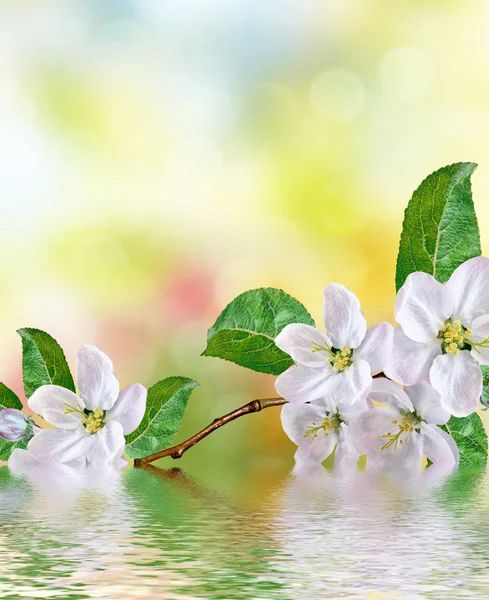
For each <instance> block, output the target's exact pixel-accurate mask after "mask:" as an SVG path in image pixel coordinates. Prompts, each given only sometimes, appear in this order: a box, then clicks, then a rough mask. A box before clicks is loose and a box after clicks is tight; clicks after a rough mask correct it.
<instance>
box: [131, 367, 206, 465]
mask: <svg viewBox="0 0 489 600" xmlns="http://www.w3.org/2000/svg"><path fill="white" fill-rule="evenodd" d="M198 385H199V384H198V383H197V382H196V381H194V380H193V379H189V378H188V377H168V378H167V379H163V380H161V381H159V382H158V383H155V384H154V385H153V386H152V387H150V388H149V390H148V400H147V402H146V412H145V414H144V417H143V420H142V421H141V424H140V425H139V427H138V428H137V429H136V431H133V432H132V433H130V434H129V435H128V436H127V437H126V453H127V455H128V456H129V458H143V457H145V456H149V455H150V454H153V453H154V452H158V451H159V450H164V449H165V448H168V447H169V446H170V444H171V443H172V441H173V438H174V437H175V434H176V433H177V431H178V428H179V427H180V423H181V422H182V418H183V413H184V412H185V408H186V407H187V402H188V399H189V398H190V394H191V393H192V390H194V389H195V388H196V387H197V386H198Z"/></svg>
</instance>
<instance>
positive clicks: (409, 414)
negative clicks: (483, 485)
mask: <svg viewBox="0 0 489 600" xmlns="http://www.w3.org/2000/svg"><path fill="white" fill-rule="evenodd" d="M369 398H371V399H372V400H375V401H377V402H380V403H382V404H388V405H389V406H387V407H376V408H372V409H370V410H369V411H368V412H365V413H362V414H361V415H358V416H357V417H355V418H354V419H352V421H351V422H350V427H349V434H350V436H349V439H350V443H351V444H353V446H354V447H355V449H356V451H357V452H358V453H359V454H367V455H368V457H367V461H368V463H367V464H368V465H369V466H371V465H372V466H375V467H379V466H382V467H388V468H394V469H397V470H404V471H413V472H416V471H419V470H420V468H421V458H422V456H423V454H424V455H425V456H427V457H428V458H429V459H430V460H431V461H432V462H433V465H434V468H435V469H436V470H438V471H441V470H443V471H445V472H449V471H450V470H452V469H453V468H455V467H456V466H457V465H458V461H459V452H458V449H457V445H456V443H455V441H454V440H453V438H452V437H451V436H450V435H448V433H446V432H445V431H444V430H443V429H441V428H440V427H438V425H443V424H444V423H446V422H447V421H448V419H449V418H450V414H449V413H448V412H447V411H446V410H445V409H444V408H443V407H442V405H441V402H440V396H439V395H438V393H437V392H436V391H435V390H434V389H433V388H432V387H431V386H430V385H429V384H428V383H426V382H425V381H422V382H420V383H417V384H415V385H412V386H407V387H405V388H404V390H403V389H401V388H400V387H399V386H398V385H397V384H396V383H394V382H393V381H390V380H388V379H376V380H375V381H374V382H373V383H372V388H371V390H370V392H369ZM430 468H431V467H430Z"/></svg>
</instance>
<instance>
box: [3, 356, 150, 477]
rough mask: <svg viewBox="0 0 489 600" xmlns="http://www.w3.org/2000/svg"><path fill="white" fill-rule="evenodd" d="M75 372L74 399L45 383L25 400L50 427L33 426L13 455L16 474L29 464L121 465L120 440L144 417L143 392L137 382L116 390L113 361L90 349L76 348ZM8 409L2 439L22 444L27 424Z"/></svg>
mask: <svg viewBox="0 0 489 600" xmlns="http://www.w3.org/2000/svg"><path fill="white" fill-rule="evenodd" d="M76 372H77V384H78V395H76V394H75V393H73V392H72V391H70V390H68V389H66V388H64V387H60V386H57V385H43V386H41V387H39V388H38V389H37V390H36V391H35V392H34V394H33V395H32V396H31V397H30V398H29V401H28V405H29V408H30V409H31V410H33V411H34V412H35V413H37V414H39V415H40V416H41V417H43V418H44V419H45V420H46V421H47V422H48V423H50V424H51V425H53V426H54V427H50V428H47V429H38V428H36V430H35V431H33V433H34V434H35V435H33V436H32V437H31V438H30V441H29V443H28V446H27V450H23V449H20V448H16V449H15V450H14V451H13V453H12V455H11V456H10V459H9V466H11V467H12V468H14V470H15V471H21V470H22V466H23V465H29V466H31V465H32V463H33V462H34V463H40V464H67V465H73V466H75V465H80V464H82V465H94V466H97V465H117V464H119V463H121V462H124V464H125V461H124V459H123V458H122V455H123V453H124V449H125V437H124V436H125V435H127V434H129V433H131V432H132V431H134V430H135V429H136V428H137V427H138V425H139V424H140V422H141V420H142V418H143V416H144V412H145V408H146V397H147V391H146V389H145V388H144V387H143V386H142V385H140V384H139V383H136V384H134V385H131V386H129V387H127V388H126V389H124V390H122V391H119V382H118V380H117V378H116V376H115V373H114V368H113V366H112V361H111V360H110V358H109V357H108V356H107V355H105V354H104V353H103V352H101V351H100V350H99V349H98V348H95V347H94V346H82V347H81V348H80V349H79V350H78V355H77V364H76ZM6 410H7V409H6ZM6 410H3V411H2V412H1V413H0V435H2V434H3V437H6V438H7V439H8V440H9V441H17V440H20V439H24V440H25V439H26V438H25V433H24V434H23V435H22V432H25V429H26V427H25V426H24V422H25V421H28V420H27V419H26V418H25V417H24V416H23V415H22V413H21V412H20V411H15V412H16V413H19V414H18V415H16V420H15V421H13V420H12V418H11V417H10V416H9V415H7V416H5V413H6ZM19 415H20V416H19ZM29 423H30V421H29ZM30 426H31V429H32V424H31V425H30ZM6 434H7V435H6ZM7 436H8V437H7ZM15 436H22V437H15Z"/></svg>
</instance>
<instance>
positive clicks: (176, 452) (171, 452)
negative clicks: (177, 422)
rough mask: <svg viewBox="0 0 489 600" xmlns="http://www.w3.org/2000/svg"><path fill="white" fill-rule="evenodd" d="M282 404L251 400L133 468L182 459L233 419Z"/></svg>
mask: <svg viewBox="0 0 489 600" xmlns="http://www.w3.org/2000/svg"><path fill="white" fill-rule="evenodd" d="M282 404H287V400H285V399H284V398H262V399H260V400H252V401H251V402H248V404H245V405H244V406H241V407H240V408H237V409H236V410H233V411H232V412H230V413H228V414H227V415H224V416H223V417H218V418H217V419H214V421H212V423H211V424H210V425H207V427H205V428H204V429H202V431H199V433H196V434H195V435H193V436H192V437H191V438H189V439H188V440H186V441H185V442H182V443H181V444H178V445H177V446H173V447H172V448H166V449H165V450H161V451H160V452H155V453H154V454H150V455H149V456H145V457H144V458H136V459H135V461H134V466H135V467H143V466H144V465H148V464H149V463H151V462H153V461H154V460H158V459H159V458H164V457H165V456H171V458H182V456H183V455H184V454H185V452H187V450H189V449H190V448H192V446H195V444H197V443H198V442H200V440H203V439H204V438H205V437H207V436H208V435H209V434H211V433H212V432H213V431H215V430H216V429H219V427H222V426H223V425H226V423H230V422H231V421H234V419H238V418H239V417H243V416H244V415H248V414H250V413H255V412H260V411H261V410H263V409H265V408H269V407H270V406H282Z"/></svg>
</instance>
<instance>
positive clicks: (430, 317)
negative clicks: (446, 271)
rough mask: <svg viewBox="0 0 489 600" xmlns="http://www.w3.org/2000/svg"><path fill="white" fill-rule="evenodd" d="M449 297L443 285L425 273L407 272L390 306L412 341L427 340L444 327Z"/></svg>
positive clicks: (450, 300)
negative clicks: (392, 305) (393, 304)
mask: <svg viewBox="0 0 489 600" xmlns="http://www.w3.org/2000/svg"><path fill="white" fill-rule="evenodd" d="M452 309H453V301H452V298H451V294H450V292H449V290H448V289H447V287H446V286H445V285H443V284H442V283H439V282H438V281H436V279H435V278H434V277H433V276H432V275H429V274H428V273H421V272H416V273H411V274H410V275H408V277H407V278H406V281H405V282H404V284H403V286H402V287H401V289H400V290H399V292H398V294H397V298H396V304H395V307H394V316H395V319H396V321H397V322H398V323H399V325H400V326H401V327H402V329H403V331H404V333H405V334H406V335H407V336H409V337H410V338H411V339H412V340H414V341H415V342H421V343H428V342H431V341H433V340H434V339H436V337H437V336H438V333H439V332H440V331H441V330H442V329H444V323H445V321H446V320H447V319H448V318H449V317H450V315H451V314H452Z"/></svg>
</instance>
